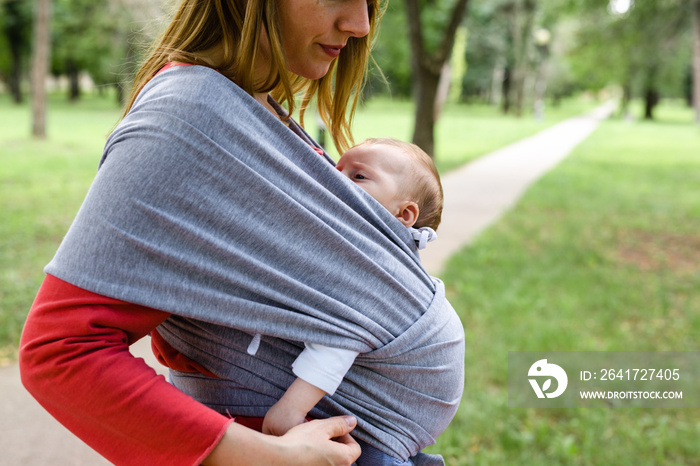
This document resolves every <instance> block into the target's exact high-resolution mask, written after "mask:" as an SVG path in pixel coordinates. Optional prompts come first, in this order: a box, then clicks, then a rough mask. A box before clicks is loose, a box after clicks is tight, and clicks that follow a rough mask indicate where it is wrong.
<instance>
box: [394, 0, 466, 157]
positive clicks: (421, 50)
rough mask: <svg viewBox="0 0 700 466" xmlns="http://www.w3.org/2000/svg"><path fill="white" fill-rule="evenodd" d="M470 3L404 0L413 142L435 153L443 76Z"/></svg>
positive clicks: (462, 1)
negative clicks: (411, 76) (408, 52)
mask: <svg viewBox="0 0 700 466" xmlns="http://www.w3.org/2000/svg"><path fill="white" fill-rule="evenodd" d="M438 3H440V5H438ZM450 3H451V7H450V5H449V4H450ZM467 3H468V0H454V1H452V2H447V1H443V2H439V1H438V0H406V3H405V5H406V14H407V19H408V30H409V43H410V46H411V69H412V70H413V80H414V81H413V99H414V101H415V104H416V110H415V112H416V113H415V120H414V127H413V142H414V143H415V144H416V145H418V146H419V147H421V148H422V149H423V150H424V151H425V152H427V153H428V154H429V155H430V156H434V153H435V122H436V112H435V103H436V98H437V90H438V85H439V83H440V76H441V74H442V72H443V69H444V67H445V64H446V63H447V62H448V60H449V59H450V54H451V52H452V46H453V44H454V38H455V34H456V33H457V28H458V27H459V25H460V23H461V22H462V19H463V18H464V16H465V12H466V9H467ZM427 25H429V26H430V27H425V26H427Z"/></svg>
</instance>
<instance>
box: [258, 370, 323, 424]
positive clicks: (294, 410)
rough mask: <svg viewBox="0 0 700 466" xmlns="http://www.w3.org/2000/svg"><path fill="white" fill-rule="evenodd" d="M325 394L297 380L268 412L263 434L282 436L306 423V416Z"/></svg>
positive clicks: (301, 380) (302, 380)
mask: <svg viewBox="0 0 700 466" xmlns="http://www.w3.org/2000/svg"><path fill="white" fill-rule="evenodd" d="M325 394H326V392H324V391H323V390H321V389H320V388H318V387H315V386H314V385H311V384H310V383H308V382H306V381H304V379H299V378H297V379H296V380H294V382H292V384H291V385H290V386H289V388H288V389H287V391H286V392H284V395H282V398H280V400H279V401H278V402H277V403H275V404H274V405H273V406H272V408H270V409H269V410H268V412H267V414H266V415H265V420H264V421H263V433H264V434H272V435H284V434H285V433H286V432H287V431H288V430H289V429H291V428H292V427H294V426H297V425H299V424H301V423H303V422H306V414H307V413H308V412H309V411H311V410H312V409H313V407H314V406H316V403H318V402H319V401H321V398H323V396H324V395H325Z"/></svg>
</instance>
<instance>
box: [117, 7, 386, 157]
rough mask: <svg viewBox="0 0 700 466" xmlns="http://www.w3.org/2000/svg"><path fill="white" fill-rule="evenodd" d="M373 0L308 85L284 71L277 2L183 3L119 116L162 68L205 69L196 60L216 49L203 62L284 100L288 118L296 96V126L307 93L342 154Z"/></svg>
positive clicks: (374, 13)
mask: <svg viewBox="0 0 700 466" xmlns="http://www.w3.org/2000/svg"><path fill="white" fill-rule="evenodd" d="M381 3H382V1H381V0H367V7H368V14H369V24H370V32H369V34H368V35H367V36H365V37H361V38H356V37H350V38H349V39H348V42H347V45H346V46H345V48H343V49H342V50H341V53H340V56H339V57H338V58H337V59H336V60H334V61H333V62H332V63H331V66H330V68H329V70H328V73H327V74H326V75H325V76H324V77H323V78H321V79H317V80H309V79H306V78H302V77H300V76H297V75H294V74H292V73H291V72H290V71H288V70H287V66H286V58H285V54H284V45H283V44H282V37H281V34H280V27H279V18H278V2H277V0H183V1H182V2H181V3H180V5H179V7H178V8H177V9H176V11H175V14H174V16H173V19H172V21H171V22H170V24H169V25H168V27H167V29H166V30H165V32H164V33H163V35H162V36H161V37H160V38H159V39H158V40H156V42H155V43H154V44H153V46H152V47H151V48H150V50H149V52H148V54H147V56H146V59H145V61H144V63H143V65H142V66H141V68H140V69H139V71H138V73H137V74H136V78H135V80H134V85H133V86H132V89H131V94H130V97H129V102H128V104H127V106H126V109H125V111H124V115H126V113H128V111H129V110H130V109H131V107H132V105H133V104H134V101H135V99H136V96H137V95H138V93H139V92H140V91H141V89H143V87H144V86H145V85H146V83H147V82H148V81H149V80H150V79H151V78H152V77H153V76H155V74H156V73H157V72H158V70H160V69H161V68H162V67H163V66H164V65H165V64H166V63H168V62H170V61H177V62H182V63H191V64H207V63H204V62H203V61H202V57H203V56H204V55H205V54H206V53H207V52H211V51H212V50H215V49H217V48H218V50H219V52H220V54H219V55H218V56H219V57H220V58H219V59H218V62H217V63H213V64H212V63H208V65H210V66H212V67H213V68H216V69H217V70H218V71H219V72H220V73H222V74H223V75H224V76H226V77H228V78H229V79H231V80H232V81H234V82H235V83H236V84H237V85H238V86H240V87H241V88H242V89H243V90H245V91H246V92H248V93H249V94H251V95H253V94H255V93H265V92H269V93H271V94H272V96H273V97H274V98H275V99H277V100H278V101H279V102H281V103H286V105H287V107H288V108H289V113H290V114H292V113H293V112H294V108H295V105H296V102H295V96H296V95H297V94H299V93H303V97H302V99H301V104H300V119H301V121H302V122H303V118H304V112H305V110H306V107H307V106H308V104H309V102H311V100H312V99H313V97H314V96H315V97H316V105H317V108H318V112H319V115H320V117H321V119H322V120H323V122H324V124H325V125H326V127H327V128H328V130H329V132H330V134H331V136H332V138H333V142H334V143H335V145H336V147H337V148H338V150H339V151H340V152H341V153H342V152H344V151H345V150H346V149H348V148H349V147H350V145H352V143H353V138H352V133H351V129H350V124H351V122H352V117H353V114H354V112H355V108H356V106H357V102H358V98H359V95H360V89H361V87H362V84H363V80H364V76H365V72H366V70H367V65H368V60H369V56H370V48H371V44H372V40H373V37H374V35H375V32H376V29H377V26H378V24H379V21H380V18H381V15H382V13H383V7H382V5H381ZM263 32H265V33H266V34H267V37H268V39H269V43H270V54H271V60H270V61H271V63H270V69H269V71H268V74H267V77H266V78H265V79H264V80H262V81H260V80H256V79H255V71H256V63H259V60H260V56H261V51H260V37H261V34H262V33H263ZM207 57H208V55H207Z"/></svg>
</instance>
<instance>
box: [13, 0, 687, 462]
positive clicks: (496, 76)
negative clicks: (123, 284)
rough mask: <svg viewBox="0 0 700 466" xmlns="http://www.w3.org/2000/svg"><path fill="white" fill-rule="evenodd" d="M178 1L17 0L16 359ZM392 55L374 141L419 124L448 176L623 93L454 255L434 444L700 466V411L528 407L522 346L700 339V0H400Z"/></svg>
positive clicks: (560, 458)
mask: <svg viewBox="0 0 700 466" xmlns="http://www.w3.org/2000/svg"><path fill="white" fill-rule="evenodd" d="M172 6H173V4H172V2H171V1H161V0H32V1H30V0H0V206H2V221H1V222H0V365H2V364H6V365H7V364H12V363H13V361H15V359H16V351H17V345H18V343H19V337H20V334H21V329H22V326H23V323H24V320H25V318H26V315H27V311H28V309H29V307H30V306H31V303H32V300H33V298H34V295H35V293H36V291H37V289H38V287H39V285H40V283H41V280H42V279H43V272H42V268H43V266H44V265H45V264H46V263H47V262H48V261H49V260H50V259H51V257H52V255H53V253H54V252H55V250H56V248H57V246H58V244H59V243H60V241H61V238H62V237H63V235H64V234H65V232H66V230H67V228H68V227H69V225H70V222H71V221H72V219H73V217H74V216H75V213H76V212H77V210H78V208H79V206H80V203H81V201H82V199H83V197H84V196H85V193H86V191H87V189H88V187H89V185H90V182H91V180H92V178H93V176H94V174H95V171H96V169H97V163H98V161H99V159H100V155H101V150H102V146H103V145H104V142H105V139H106V137H107V135H108V134H109V132H110V131H111V130H112V129H113V128H114V126H115V125H116V124H117V123H118V121H119V119H120V116H121V109H122V105H123V102H124V99H125V97H126V96H127V95H128V92H129V88H130V83H131V79H132V77H133V73H134V72H135V70H136V68H137V67H138V65H139V62H140V59H141V57H142V56H143V53H144V51H145V50H146V48H147V47H148V45H149V44H150V43H151V42H152V41H153V40H154V39H155V38H156V37H157V36H158V34H159V32H160V31H161V30H162V27H163V25H164V24H165V23H166V21H167V18H168V14H169V11H170V10H171V8H172ZM373 55H374V62H375V63H374V64H372V65H371V70H370V76H369V79H368V82H367V85H366V86H365V88H364V89H363V96H362V105H361V107H360V108H359V109H358V112H357V114H356V117H355V123H354V133H355V138H356V140H362V139H364V138H366V137H374V136H393V137H397V138H400V139H404V140H412V141H414V142H416V143H417V144H419V145H420V146H421V147H423V148H424V149H425V150H426V151H427V152H429V153H430V154H431V155H433V156H434V158H435V161H436V164H437V165H438V167H439V170H440V171H441V173H443V174H447V173H449V172H450V171H451V170H453V169H455V168H457V167H459V166H462V165H464V164H466V163H469V162H470V161H471V160H474V159H477V158H479V157H481V156H483V155H485V154H488V153H490V152H492V151H494V150H496V149H499V148H501V147H503V146H506V145H508V144H510V143H513V142H516V141H518V140H521V139H523V138H526V137H528V136H530V135H533V134H535V133H537V132H539V131H541V130H543V129H545V128H547V127H550V126H552V125H555V124H556V123H558V122H561V121H563V120H566V119H568V118H571V117H574V116H577V115H581V114H583V113H586V112H588V111H590V110H592V109H594V108H596V107H598V106H600V105H602V104H603V103H605V102H609V101H613V102H614V103H615V104H616V110H615V112H614V114H613V116H612V117H611V118H609V119H608V120H606V121H605V122H603V123H602V124H601V125H600V127H599V128H598V129H597V130H596V132H595V133H594V134H593V135H592V136H590V137H589V138H588V139H587V140H586V141H584V143H582V144H581V145H579V146H578V147H577V148H576V149H575V150H574V152H573V153H572V154H570V156H569V157H568V158H567V159H566V160H565V161H564V162H563V163H562V164H560V165H559V166H557V167H556V168H555V169H554V170H552V171H551V172H550V173H549V174H547V175H546V176H545V177H544V178H542V179H541V180H540V181H539V182H538V183H537V184H536V185H535V186H534V187H532V188H531V189H530V190H528V192H527V193H526V194H525V196H524V197H523V198H522V199H521V200H520V202H519V203H518V204H517V205H516V206H515V207H514V208H513V209H512V210H511V211H509V212H508V213H507V214H506V215H505V216H504V217H503V218H502V219H501V220H500V221H499V222H497V223H496V224H495V225H493V226H492V227H491V228H490V229H488V230H487V231H486V232H484V233H483V234H481V235H480V236H479V237H478V238H477V239H476V240H475V241H474V242H472V243H471V244H469V245H467V246H466V247H465V248H464V249H463V250H461V251H460V252H458V253H457V254H455V255H454V257H452V259H451V260H450V262H449V263H448V264H447V266H446V267H445V269H444V271H443V272H442V275H441V278H442V279H443V280H444V281H445V283H446V285H447V288H448V293H449V298H450V301H451V302H452V303H453V305H454V307H455V309H456V310H457V311H458V313H459V314H460V317H461V318H462V321H463V323H464V326H465V329H466V331H467V356H466V367H467V379H466V389H465V396H464V399H463V401H462V404H461V406H460V410H459V412H458V414H457V417H456V418H455V420H454V421H453V423H452V425H451V426H450V428H449V429H448V431H447V432H446V433H445V434H443V436H441V437H440V438H439V439H438V444H437V445H436V446H435V447H432V448H433V451H438V452H441V453H443V454H444V455H445V457H446V459H447V461H448V464H451V465H456V464H458V465H462V464H484V465H492V464H519V465H523V464H525V465H544V464H547V465H556V464H562V465H591V464H599V465H609V464H615V465H628V464H629V465H635V466H639V465H645V464H648V465H658V464H664V465H700V442H698V441H697V439H698V436H699V435H700V416H698V414H700V411H699V410H698V409H684V410H671V409H655V410H654V409H646V410H643V409H637V410H632V409H613V408H610V407H596V408H587V409H553V410H532V409H530V410H527V409H509V408H508V405H507V399H508V397H507V395H508V394H507V359H508V351H525V350H532V351H635V350H636V351H697V350H698V341H700V0H636V1H634V0H547V1H544V0H405V1H401V0H392V1H390V2H389V3H388V6H387V12H386V15H385V17H384V21H383V25H382V29H381V31H380V34H379V36H378V38H377V40H376V44H375V48H374V53H373ZM314 115H315V114H314V112H313V108H311V109H309V112H307V114H306V118H305V120H304V123H305V126H306V127H307V128H308V129H309V130H310V132H311V134H313V135H315V136H318V137H319V138H323V135H324V133H323V130H322V128H319V126H318V123H317V121H316V118H315V117H314ZM327 149H328V150H329V152H331V153H332V154H334V155H336V156H337V152H335V151H334V148H332V147H327ZM465 214H466V213H465ZM697 387H698V390H700V381H699V382H698V385H697Z"/></svg>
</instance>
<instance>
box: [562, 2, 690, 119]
mask: <svg viewBox="0 0 700 466" xmlns="http://www.w3.org/2000/svg"><path fill="white" fill-rule="evenodd" d="M617 3H621V2H611V5H616V4H617ZM569 4H570V6H571V5H573V6H571V13H573V14H575V15H576V16H577V19H578V23H579V31H578V41H579V45H578V47H577V48H576V49H574V51H573V55H574V56H575V60H572V62H571V63H572V69H573V70H574V71H575V72H576V73H577V75H578V79H579V80H580V81H581V82H586V83H588V85H589V86H594V85H596V86H598V87H603V86H604V85H606V84H611V83H617V84H619V85H620V86H621V87H622V88H623V91H624V99H623V106H624V105H626V102H628V101H629V100H630V99H631V98H633V97H640V98H642V99H643V100H644V118H647V119H652V118H653V116H654V109H655V107H656V105H657V103H658V101H659V99H660V97H661V96H662V95H669V96H678V95H680V94H681V93H682V88H683V79H684V76H685V73H686V70H687V66H688V57H689V56H690V53H689V48H690V40H689V39H690V34H689V31H690V21H689V19H690V17H691V14H690V9H689V6H690V2H688V1H687V0H663V1H654V2H650V1H637V2H632V3H631V4H630V8H629V10H626V11H620V10H615V9H614V8H605V7H603V6H602V5H601V3H600V1H598V0H569Z"/></svg>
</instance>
